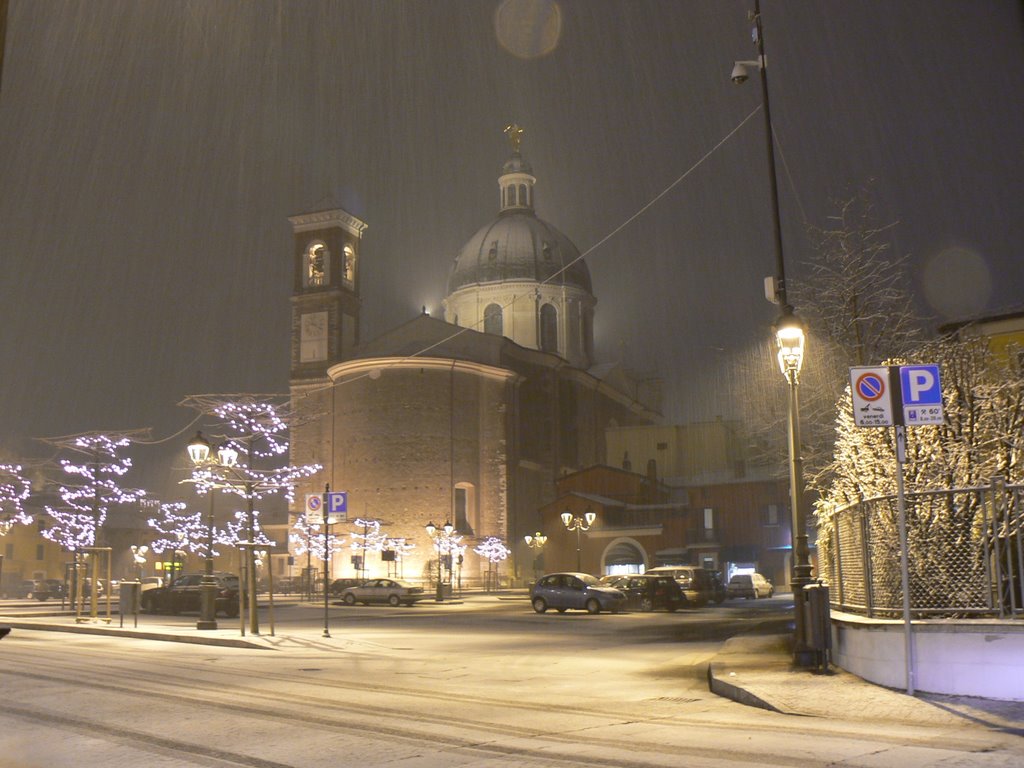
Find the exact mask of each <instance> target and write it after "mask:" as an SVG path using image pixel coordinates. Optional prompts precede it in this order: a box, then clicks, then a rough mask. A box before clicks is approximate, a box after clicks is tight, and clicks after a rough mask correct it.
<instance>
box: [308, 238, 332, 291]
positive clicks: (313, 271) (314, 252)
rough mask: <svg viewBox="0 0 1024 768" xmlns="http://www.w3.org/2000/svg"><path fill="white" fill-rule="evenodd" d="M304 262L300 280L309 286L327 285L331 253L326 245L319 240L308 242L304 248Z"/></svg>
mask: <svg viewBox="0 0 1024 768" xmlns="http://www.w3.org/2000/svg"><path fill="white" fill-rule="evenodd" d="M304 262H305V263H304V265H303V267H304V268H303V272H302V282H303V283H304V284H305V285H306V286H307V287H309V288H318V287H320V286H323V285H327V281H328V275H329V274H330V263H331V254H330V252H329V251H328V250H327V246H326V245H324V244H323V243H321V242H319V241H316V242H313V243H310V244H309V247H308V248H306V256H305V259H304Z"/></svg>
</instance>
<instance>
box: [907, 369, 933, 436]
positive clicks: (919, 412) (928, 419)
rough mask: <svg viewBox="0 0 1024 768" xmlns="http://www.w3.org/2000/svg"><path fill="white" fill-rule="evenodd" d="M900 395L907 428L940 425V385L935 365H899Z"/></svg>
mask: <svg viewBox="0 0 1024 768" xmlns="http://www.w3.org/2000/svg"><path fill="white" fill-rule="evenodd" d="M900 394H901V396H902V400H903V420H904V423H905V424H906V425H907V426H908V427H911V426H916V425H920V424H941V423H942V420H943V416H942V384H941V382H940V381H939V366H937V365H901V366H900Z"/></svg>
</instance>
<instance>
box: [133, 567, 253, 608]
mask: <svg viewBox="0 0 1024 768" xmlns="http://www.w3.org/2000/svg"><path fill="white" fill-rule="evenodd" d="M213 578H214V579H215V580H216V582H217V603H216V609H215V613H223V614H224V615H225V616H229V617H235V616H237V615H238V577H237V576H236V575H235V574H233V573H215V574H213ZM202 581H203V574H201V573H186V574H184V575H182V576H179V577H178V578H176V579H175V580H174V581H172V582H171V583H170V584H169V585H167V586H166V587H155V588H154V589H148V590H146V591H145V592H143V593H142V612H143V613H185V612H195V613H198V612H199V610H200V605H201V602H200V601H201V598H200V595H202V589H201V587H200V585H201V584H202Z"/></svg>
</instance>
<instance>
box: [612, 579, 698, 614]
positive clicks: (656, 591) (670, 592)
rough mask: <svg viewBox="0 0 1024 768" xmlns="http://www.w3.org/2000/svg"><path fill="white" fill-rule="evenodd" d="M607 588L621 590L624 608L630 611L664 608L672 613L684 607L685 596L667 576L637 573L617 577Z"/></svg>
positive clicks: (677, 585) (676, 583)
mask: <svg viewBox="0 0 1024 768" xmlns="http://www.w3.org/2000/svg"><path fill="white" fill-rule="evenodd" d="M609 586H612V587H615V588H616V589H619V590H622V592H623V593H624V594H625V595H626V606H627V607H628V608H630V609H631V610H638V611H644V612H646V611H653V610H655V609H657V608H664V609H665V610H666V611H668V612H669V613H674V612H675V611H677V610H679V609H680V608H685V607H686V602H687V601H686V595H685V594H684V593H683V589H682V587H680V586H679V582H678V581H676V580H675V579H673V578H672V577H671V576H669V575H668V574H657V573H637V574H633V575H631V576H619V577H618V578H616V579H614V580H613V581H611V582H610V583H609Z"/></svg>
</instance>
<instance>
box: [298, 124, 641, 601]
mask: <svg viewBox="0 0 1024 768" xmlns="http://www.w3.org/2000/svg"><path fill="white" fill-rule="evenodd" d="M507 132H508V133H509V134H510V139H512V153H511V156H510V157H509V159H508V160H507V161H506V162H505V164H504V165H503V166H502V170H501V174H500V176H499V179H498V191H499V207H498V215H497V216H496V217H495V218H494V219H493V220H492V221H490V222H488V223H487V224H485V225H484V226H483V227H481V228H480V229H479V230H478V231H477V232H476V234H474V235H473V236H472V237H471V238H470V239H469V240H468V241H467V242H466V245H465V246H464V247H463V248H462V249H460V251H459V253H458V255H457V256H456V258H455V261H454V265H453V267H452V270H451V273H450V275H449V284H448V293H447V296H446V297H445V299H444V306H445V318H444V319H443V320H442V319H439V318H434V317H430V316H429V315H427V314H426V312H424V313H423V314H421V315H420V316H418V317H415V318H412V319H411V320H409V321H408V322H406V323H404V324H401V325H399V326H397V327H396V328H394V329H392V330H391V331H388V332H386V333H384V334H383V335H381V336H379V337H378V338H376V339H373V340H369V341H364V340H363V339H361V337H360V328H359V322H358V311H359V307H360V303H361V299H360V280H359V273H360V269H359V264H360V259H361V258H362V255H361V253H360V246H361V235H362V232H363V231H364V230H365V227H366V225H365V224H364V223H363V222H361V221H359V220H358V219H356V218H355V217H353V216H351V215H350V214H348V213H346V212H345V211H343V210H340V209H333V210H328V211H320V212H314V213H308V214H303V215H301V216H295V217H293V218H292V219H291V222H292V227H293V233H294V243H295V245H294V249H293V253H292V259H293V265H294V271H293V274H294V279H293V295H292V308H293V312H292V368H291V396H292V405H293V408H294V411H295V414H296V421H295V424H294V426H293V428H292V448H291V462H292V463H293V464H307V463H319V464H321V465H323V466H324V470H323V472H321V473H320V475H318V476H315V477H314V478H312V479H311V480H310V481H309V482H308V484H307V485H306V486H305V487H302V488H300V489H299V492H298V494H297V496H296V502H295V504H294V505H293V506H292V508H291V516H292V518H293V519H294V518H295V517H296V516H299V515H301V514H303V506H302V500H303V496H304V494H306V493H320V492H322V491H323V490H324V488H325V487H326V486H327V485H330V487H331V488H332V489H333V490H344V491H347V492H348V521H347V523H345V524H342V525H340V526H338V527H337V529H336V530H337V532H338V533H340V534H343V535H344V534H346V533H347V534H348V535H349V536H351V534H353V533H357V532H358V530H359V524H358V523H356V521H357V520H360V521H371V522H372V523H374V524H375V525H379V527H380V528H379V530H380V534H381V538H380V539H379V540H378V541H377V542H376V544H375V547H374V548H373V549H371V550H370V551H368V552H362V551H360V552H358V553H352V554H351V555H349V554H346V555H336V556H335V557H334V558H333V560H332V563H331V571H332V574H333V575H334V576H335V577H337V576H342V575H353V574H354V573H356V570H355V569H356V565H357V564H358V565H360V566H361V570H359V571H358V573H359V574H360V575H365V576H372V575H378V574H379V575H384V574H385V573H390V574H393V575H394V574H397V575H399V576H401V577H404V578H407V579H410V580H421V581H423V582H429V581H431V580H433V579H434V578H436V569H437V556H436V554H435V549H434V544H433V541H432V540H431V538H430V537H429V535H428V534H427V531H426V526H427V524H428V523H431V522H432V523H434V524H435V525H436V526H437V527H441V526H443V525H444V523H445V522H450V523H451V524H452V525H453V526H454V528H455V531H456V533H455V535H457V536H458V537H460V541H459V543H460V544H461V546H463V547H465V550H464V552H463V557H462V558H461V562H459V560H458V559H457V558H452V560H451V561H448V560H447V559H446V558H442V561H443V565H444V568H443V575H442V578H443V579H444V580H446V581H448V580H451V581H456V580H461V582H462V583H463V584H465V585H472V584H474V583H476V582H478V581H479V580H480V579H481V578H482V575H483V573H484V572H485V571H486V570H487V568H488V564H487V563H486V561H483V560H482V558H479V557H478V556H476V555H475V554H473V551H472V550H473V548H474V547H475V546H476V545H477V544H478V543H479V542H480V541H482V540H483V539H485V538H488V537H496V538H499V539H501V540H502V541H503V542H504V543H505V545H506V546H507V547H508V548H509V549H510V550H511V552H512V554H511V559H510V560H509V562H508V563H506V564H504V565H501V566H499V576H502V574H504V576H505V577H506V578H507V577H513V578H515V577H516V576H517V575H519V574H521V572H522V560H523V558H524V557H529V555H528V553H527V552H525V551H524V547H523V546H522V539H523V536H524V535H525V534H527V533H532V532H534V531H535V530H536V528H537V526H538V525H539V524H540V518H539V510H540V508H541V507H542V506H544V505H545V504H546V503H548V502H550V501H551V500H552V499H553V498H554V495H555V481H556V479H557V478H558V477H560V476H561V475H563V474H565V473H566V472H572V471H575V470H577V469H579V468H580V467H583V466H588V465H590V464H594V463H597V462H600V461H602V460H603V457H604V455H605V452H606V449H605V434H606V430H607V429H608V428H609V427H611V426H618V425H632V424H649V423H652V422H654V421H656V420H657V419H658V414H657V413H656V410H655V407H654V404H653V403H652V404H647V403H645V402H642V401H641V400H639V399H638V398H637V396H636V391H633V390H631V387H630V386H629V385H628V384H627V385H626V386H623V385H622V382H628V381H630V379H629V377H628V376H627V375H626V374H625V372H624V371H622V370H621V369H620V368H618V367H616V366H608V365H605V366H595V365H594V364H593V356H594V349H593V311H594V307H595V305H596V303H597V302H596V299H595V297H594V296H593V294H592V292H591V281H590V274H589V271H588V269H587V266H586V263H585V262H584V261H583V260H582V259H581V258H580V255H579V251H578V249H576V247H575V246H574V245H573V244H572V242H571V241H570V240H569V239H568V238H567V237H566V236H565V235H563V234H562V233H560V232H559V231H558V230H557V229H556V228H555V227H554V226H553V225H551V224H549V223H547V222H546V221H544V220H543V219H541V218H540V217H538V216H537V214H536V212H535V210H534V199H535V197H534V186H535V183H536V178H535V177H534V176H533V173H532V169H531V168H530V166H529V164H528V163H527V162H526V161H525V159H524V158H523V156H522V154H521V153H520V151H519V141H518V133H517V132H516V129H515V127H514V126H511V127H510V129H509V130H508V131H507ZM364 555H365V556H364ZM356 557H362V558H363V559H362V561H361V562H359V563H357V562H356V561H355V560H354V558H356ZM392 558H393V559H392Z"/></svg>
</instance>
